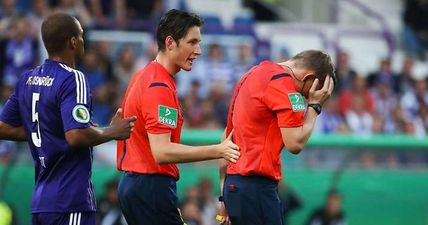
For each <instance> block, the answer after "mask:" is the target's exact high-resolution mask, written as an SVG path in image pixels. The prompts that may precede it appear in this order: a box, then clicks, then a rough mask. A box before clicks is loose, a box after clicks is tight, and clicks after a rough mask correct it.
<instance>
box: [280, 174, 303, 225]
mask: <svg viewBox="0 0 428 225" xmlns="http://www.w3.org/2000/svg"><path fill="white" fill-rule="evenodd" d="M278 195H279V198H280V199H281V204H282V215H283V221H282V222H283V224H284V225H287V224H288V217H289V216H290V213H291V212H293V211H295V210H298V209H300V208H301V207H302V202H301V200H300V199H299V197H298V196H297V194H296V193H295V192H294V191H293V190H291V188H290V186H289V185H288V184H287V183H286V182H285V181H283V182H280V183H279V184H278Z"/></svg>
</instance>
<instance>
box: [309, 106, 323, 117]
mask: <svg viewBox="0 0 428 225" xmlns="http://www.w3.org/2000/svg"><path fill="white" fill-rule="evenodd" d="M308 107H311V108H313V109H314V110H315V112H317V114H318V115H319V114H320V113H321V110H322V106H321V104H319V103H314V104H308Z"/></svg>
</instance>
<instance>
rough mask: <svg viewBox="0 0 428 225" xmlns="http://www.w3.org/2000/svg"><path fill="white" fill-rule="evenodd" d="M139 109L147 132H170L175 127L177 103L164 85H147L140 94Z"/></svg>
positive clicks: (170, 91) (172, 93)
mask: <svg viewBox="0 0 428 225" xmlns="http://www.w3.org/2000/svg"><path fill="white" fill-rule="evenodd" d="M141 103H142V104H141V107H142V108H141V111H142V112H143V113H142V114H143V116H144V120H145V122H146V125H145V129H146V130H147V132H149V133H153V134H162V133H170V132H172V130H174V129H176V128H177V124H178V115H179V114H178V111H179V110H180V109H179V108H178V105H177V103H176V97H175V95H174V92H173V91H172V90H171V89H169V87H168V86H166V85H158V86H152V87H149V88H148V89H147V90H146V91H145V92H144V93H142V95H141Z"/></svg>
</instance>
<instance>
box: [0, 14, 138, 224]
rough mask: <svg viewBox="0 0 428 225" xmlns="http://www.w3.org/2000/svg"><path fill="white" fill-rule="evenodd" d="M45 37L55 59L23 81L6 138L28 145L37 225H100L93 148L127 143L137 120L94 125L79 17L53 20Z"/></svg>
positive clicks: (5, 120)
mask: <svg viewBox="0 0 428 225" xmlns="http://www.w3.org/2000/svg"><path fill="white" fill-rule="evenodd" d="M42 38H43V42H44V45H45V47H46V50H47V52H48V54H49V59H47V60H46V61H45V62H44V63H43V64H42V65H41V66H39V67H37V68H35V69H33V70H30V71H28V72H26V73H24V74H23V75H22V76H21V77H20V80H19V82H18V83H17V84H16V87H15V91H14V93H13V94H12V95H11V96H10V98H9V100H8V101H7V103H6V104H5V106H4V109H3V111H2V113H1V115H0V139H12V140H28V143H29V146H30V149H31V154H32V156H33V161H34V165H35V178H36V181H35V182H36V184H35V189H34V193H33V200H32V224H33V225H54V224H55V225H94V224H95V210H96V205H95V194H94V188H93V185H92V182H91V170H92V146H95V145H98V144H101V143H104V142H107V141H110V140H113V139H116V140H123V139H127V138H128V137H129V136H130V133H131V132H132V129H133V126H134V121H135V120H136V117H129V118H126V119H121V118H120V117H121V115H120V114H121V110H120V109H119V110H118V113H116V115H115V116H114V117H113V119H112V121H111V123H110V126H109V127H106V128H103V129H101V128H97V127H95V126H93V125H92V123H91V97H90V90H89V84H88V81H87V79H86V78H85V76H84V75H83V73H82V72H80V71H78V70H75V69H74V68H75V63H76V60H77V59H78V58H80V57H82V56H83V54H84V47H83V30H82V27H81V26H80V23H79V21H78V20H77V19H76V18H74V17H72V16H69V15H66V14H54V15H52V16H50V17H48V18H47V19H46V20H45V21H44V22H43V24H42Z"/></svg>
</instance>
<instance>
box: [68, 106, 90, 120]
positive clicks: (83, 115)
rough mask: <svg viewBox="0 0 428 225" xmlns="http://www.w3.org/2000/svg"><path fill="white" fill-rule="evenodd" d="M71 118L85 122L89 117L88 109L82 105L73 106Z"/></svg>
mask: <svg viewBox="0 0 428 225" xmlns="http://www.w3.org/2000/svg"><path fill="white" fill-rule="evenodd" d="M72 114H73V118H74V120H76V121H77V122H79V123H87V122H89V120H90V119H91V116H90V114H89V110H88V109H87V108H86V106H84V105H76V106H75V107H74V108H73V112H72Z"/></svg>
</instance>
